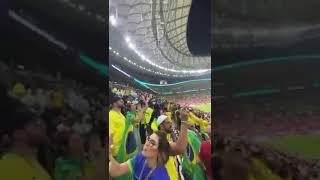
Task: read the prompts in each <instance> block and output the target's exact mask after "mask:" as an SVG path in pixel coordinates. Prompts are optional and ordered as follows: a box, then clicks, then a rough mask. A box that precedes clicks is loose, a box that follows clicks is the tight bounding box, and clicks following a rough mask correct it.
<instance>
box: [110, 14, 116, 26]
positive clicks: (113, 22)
mask: <svg viewBox="0 0 320 180" xmlns="http://www.w3.org/2000/svg"><path fill="white" fill-rule="evenodd" d="M109 21H110V23H111V25H112V26H117V20H116V17H115V16H114V15H111V16H109Z"/></svg>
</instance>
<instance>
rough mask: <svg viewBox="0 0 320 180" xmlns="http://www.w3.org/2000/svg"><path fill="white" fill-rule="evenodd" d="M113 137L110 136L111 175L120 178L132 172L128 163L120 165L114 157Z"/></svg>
mask: <svg viewBox="0 0 320 180" xmlns="http://www.w3.org/2000/svg"><path fill="white" fill-rule="evenodd" d="M112 147H113V145H112V135H111V136H109V161H110V162H109V173H110V176H111V177H116V176H120V175H123V174H127V173H129V172H130V168H129V164H128V162H124V163H121V164H120V163H118V162H117V161H116V160H115V159H114V157H113V155H112Z"/></svg>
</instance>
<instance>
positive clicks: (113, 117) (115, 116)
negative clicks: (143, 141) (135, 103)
mask: <svg viewBox="0 0 320 180" xmlns="http://www.w3.org/2000/svg"><path fill="white" fill-rule="evenodd" d="M125 120H126V118H125V117H124V116H123V115H122V113H121V112H117V111H114V110H111V111H109V133H110V134H112V135H113V152H112V154H113V156H116V155H117V154H118V151H119V148H120V145H121V138H122V135H123V133H124V128H125V125H126V124H125V123H126V122H125Z"/></svg>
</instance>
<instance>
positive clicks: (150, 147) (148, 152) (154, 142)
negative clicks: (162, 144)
mask: <svg viewBox="0 0 320 180" xmlns="http://www.w3.org/2000/svg"><path fill="white" fill-rule="evenodd" d="M158 147H159V137H158V136H157V135H156V134H152V135H151V136H150V137H147V141H146V143H145V144H144V146H143V149H142V155H143V156H144V157H146V158H149V157H157V156H158V153H159V151H158Z"/></svg>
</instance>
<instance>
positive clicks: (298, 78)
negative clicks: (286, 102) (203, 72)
mask: <svg viewBox="0 0 320 180" xmlns="http://www.w3.org/2000/svg"><path fill="white" fill-rule="evenodd" d="M213 2H214V3H212V9H213V11H212V17H213V18H212V23H211V24H212V28H211V30H212V32H211V34H212V38H213V41H212V47H213V49H212V56H213V58H214V59H215V62H214V67H213V71H212V72H213V74H214V76H215V81H214V82H213V89H214V90H215V95H216V97H222V98H223V97H228V98H230V97H235V96H236V97H238V96H237V95H240V96H249V95H250V94H252V95H258V94H261V95H263V94H272V93H273V92H279V91H280V92H284V93H287V92H288V91H290V92H295V91H303V90H307V89H310V88H311V89H312V88H318V87H319V79H320V71H319V70H318V67H320V66H319V65H320V56H319V49H318V47H319V45H320V38H319V37H320V36H319V34H320V29H319V28H320V22H319V18H316V17H319V11H317V9H318V8H319V7H320V2H319V1H316V0H310V1H306V2H304V4H303V8H301V1H298V0H291V1H289V0H279V1H276V2H275V1H264V0H258V1H257V0H244V1H234V0H230V1H213ZM269 2H270V3H269ZM218 99H219V98H217V100H218Z"/></svg>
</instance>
